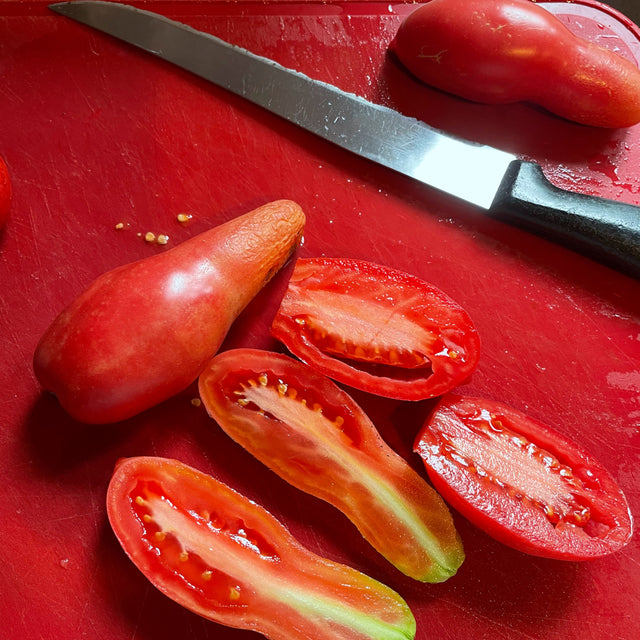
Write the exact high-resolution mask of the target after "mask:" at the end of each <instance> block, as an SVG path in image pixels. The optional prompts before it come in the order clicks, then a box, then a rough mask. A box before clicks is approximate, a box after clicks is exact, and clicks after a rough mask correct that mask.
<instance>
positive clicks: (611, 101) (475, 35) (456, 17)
mask: <svg viewBox="0 0 640 640" xmlns="http://www.w3.org/2000/svg"><path fill="white" fill-rule="evenodd" d="M391 50H392V51H393V52H394V53H395V55H396V56H397V58H398V59H399V60H400V62H401V63H402V64H403V65H404V66H405V67H406V68H407V69H408V70H409V71H410V72H411V73H413V74H414V75H415V76H416V77H417V78H419V79H420V80H422V81H423V82H425V83H427V84H430V85H432V86H433V87H436V88H438V89H441V90H444V91H447V92H449V93H452V94H455V95H457V96H460V97H462V98H466V99H467V100H472V101H475V102H482V103H488V104H504V103H512V102H520V101H526V102H532V103H535V104H538V105H539V106H541V107H543V108H545V109H547V110H548V111H550V112H553V113H555V114H556V115H559V116H561V117H563V118H566V119H569V120H574V121H576V122H579V123H582V124H586V125H591V126H599V127H610V128H618V127H629V126H632V125H634V124H637V123H638V122H640V69H638V67H637V66H636V65H635V64H633V63H632V62H631V61H629V60H628V59H626V58H624V57H623V56H621V55H619V54H617V53H614V52H613V51H610V50H608V49H604V48H602V47H600V46H598V45H596V44H594V43H591V42H588V41H586V40H584V39H583V38H580V37H579V36H577V35H575V34H574V33H572V32H571V31H570V30H569V29H568V28H567V27H566V26H565V25H564V24H563V23H562V22H561V21H560V20H559V19H558V18H557V17H556V16H555V15H553V14H552V13H550V12H549V11H547V10H546V9H544V8H542V7H541V6H538V5H537V4H536V3H535V2H532V1H531V0H430V1H429V2H428V3H427V4H425V5H422V6H420V7H419V8H418V9H416V10H415V11H414V12H413V13H411V14H409V15H408V16H407V18H406V19H405V20H404V21H403V23H402V24H401V25H400V28H399V29H398V32H397V34H396V37H395V39H394V41H393V42H392V44H391Z"/></svg>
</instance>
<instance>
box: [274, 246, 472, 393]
mask: <svg viewBox="0 0 640 640" xmlns="http://www.w3.org/2000/svg"><path fill="white" fill-rule="evenodd" d="M271 332H272V334H273V335H274V336H275V337H276V338H278V339H279V340H281V341H282V342H283V343H284V344H285V345H286V346H287V348H288V349H289V350H290V351H291V352H292V353H293V354H294V355H296V356H297V357H298V358H300V359H301V360H303V361H304V362H306V363H307V364H309V365H311V366H313V367H314V368H315V369H318V370H319V371H321V372H322V373H324V374H325V375H327V376H329V377H331V378H333V379H334V380H337V381H339V382H342V383H344V384H348V385H349V386H351V387H355V388H356V389H361V390H363V391H369V392H371V393H375V394H377V395H380V396H386V397H390V398H396V399H399V400H422V399H425V398H431V397H434V396H438V395H441V394H443V393H445V392H447V391H450V390H451V389H453V388H454V387H455V386H457V385H458V384H460V383H461V382H464V381H465V379H466V378H468V377H469V376H470V375H471V373H472V371H473V370H474V369H475V368H476V366H477V364H478V360H479V357H480V340H479V338H478V334H477V331H476V329H475V327H474V325H473V322H472V321H471V318H470V317H469V315H468V314H467V313H466V311H465V310H464V309H463V308H462V307H461V306H460V305H458V304H457V303H456V302H454V301H453V300H452V299H451V298H450V297H449V296H447V295H446V294H445V293H443V292H442V291H440V290H439V289H437V288H436V287H434V286H433V285H431V284H428V283H427V282H424V281H422V280H420V279H419V278H417V277H415V276H413V275H410V274H408V273H404V272H402V271H398V270H396V269H391V268H389V267H384V266H381V265H377V264H374V263H371V262H364V261H361V260H349V259H337V258H313V259H300V260H298V261H297V263H296V266H295V269H294V271H293V274H292V276H291V280H290V282H289V286H288V289H287V292H286V294H285V296H284V299H283V300H282V304H281V306H280V308H279V310H278V312H277V314H276V316H275V318H274V321H273V325H272V327H271Z"/></svg>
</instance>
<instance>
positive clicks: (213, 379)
mask: <svg viewBox="0 0 640 640" xmlns="http://www.w3.org/2000/svg"><path fill="white" fill-rule="evenodd" d="M199 386H200V396H201V398H202V400H203V402H204V404H205V407H206V408H207V411H208V412H209V414H210V415H211V417H212V418H213V419H214V420H216V422H217V423H218V424H219V425H220V427H221V428H222V429H223V430H224V431H225V432H226V433H227V434H228V435H229V436H230V437H231V438H233V439H234V440H235V441H236V442H238V443H239V444H241V445H242V446H243V447H244V448H245V449H246V450H247V451H249V453H251V454H252V455H254V456H255V457H256V458H258V459H259V460H261V461H262V462H263V463H264V464H266V465H267V466H268V467H269V468H270V469H272V470H273V471H275V472H276V473H277V474H279V475H280V476H281V477H282V478H284V479H285V480H287V481H288V482H289V483H290V484H292V485H293V486H296V487H298V488H299V489H301V490H303V491H306V492H307V493H310V494H311V495H314V496H316V497H318V498H321V499H323V500H326V501H327V502H329V503H330V504H332V505H334V506H335V507H337V508H338V509H340V510H341V511H342V512H343V513H344V514H345V515H347V517H348V518H349V519H350V520H351V521H352V522H353V523H354V524H355V525H356V527H357V528H358V529H359V531H360V532H361V533H362V535H363V536H364V538H365V539H367V540H368V541H369V542H370V543H371V544H372V545H373V546H374V548H376V549H377V550H378V551H379V552H380V553H381V554H382V555H383V556H384V557H386V558H387V559H388V560H389V561H390V562H391V563H392V564H393V565H394V566H396V567H397V568H398V569H399V570H401V571H402V572H404V573H405V574H406V575H409V576H411V577H413V578H415V579H417V580H421V581H426V582H441V581H443V580H446V579H447V578H449V577H450V576H451V575H453V574H454V573H455V572H456V570H457V569H458V567H459V566H460V564H461V563H462V561H463V559H464V552H463V550H462V545H461V543H460V540H459V537H458V535H457V532H456V530H455V527H454V524H453V520H452V517H451V515H450V513H449V511H448V509H447V507H446V505H445V503H444V502H443V500H442V499H441V498H440V496H439V495H438V494H437V493H436V492H435V491H434V490H433V489H432V488H431V487H430V486H429V485H428V484H427V483H426V482H425V481H424V480H423V479H422V478H421V477H420V476H419V475H418V474H417V473H416V472H415V471H414V470H413V469H412V468H411V467H410V466H409V464H408V463H407V462H406V461H405V460H404V459H403V458H401V457H400V456H399V455H397V454H396V453H395V452H394V451H393V450H392V449H391V448H390V447H388V445H387V444H386V443H385V442H384V441H383V440H382V438H381V437H380V435H379V434H378V432H377V430H376V429H375V427H374V425H373V424H372V423H371V421H370V420H369V418H368V417H367V416H366V415H365V413H364V412H363V411H362V409H361V408H360V407H359V406H358V405H357V404H356V403H355V402H354V401H353V399H352V398H351V397H350V396H348V395H347V394H346V393H345V392H344V391H342V390H341V389H339V388H338V387H337V386H336V385H335V384H334V383H333V382H332V381H331V380H330V379H328V378H327V377H326V376H324V375H322V374H320V373H318V372H316V371H314V370H313V369H311V368H310V367H309V366H307V365H305V364H303V363H301V362H298V361H296V360H293V359H292V358H289V357H288V356H284V355H281V354H276V353H270V352H266V351H259V350H255V349H235V350H231V351H226V352H224V353H222V354H219V355H218V356H216V357H215V358H214V359H213V360H212V361H211V363H210V364H209V366H208V367H207V369H205V371H204V372H203V373H202V374H201V376H200V383H199Z"/></svg>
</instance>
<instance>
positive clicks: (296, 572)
mask: <svg viewBox="0 0 640 640" xmlns="http://www.w3.org/2000/svg"><path fill="white" fill-rule="evenodd" d="M107 512H108V516H109V521H110V523H111V526H112V528H113V530H114V532H115V534H116V536H117V538H118V540H119V541H120V544H121V545H122V547H123V548H124V550H125V552H126V553H127V555H128V556H129V557H130V558H131V560H132V561H133V562H134V564H135V565H136V566H137V567H138V568H139V569H140V570H141V571H142V573H143V574H144V575H145V576H146V577H147V578H148V579H149V580H150V581H151V582H152V583H153V585H154V586H156V587H157V588H158V589H159V590H160V591H162V592H163V593H164V594H166V595H167V596H169V597H170V598H172V599H173V600H175V601H176V602H178V603H179V604H181V605H183V606H184V607H186V608H187V609H189V610H191V611H193V612H195V613H197V614H199V615H201V616H204V617H205V618H208V619H210V620H214V621H216V622H219V623H222V624H225V625H227V626H231V627H236V628H240V629H251V630H253V631H258V632H259V633H262V634H263V635H265V636H266V637H267V638H271V639H272V640H285V639H286V640H335V639H336V638H337V639H338V640H348V639H349V640H406V639H407V638H408V639H411V638H413V637H414V635H415V620H414V618H413V615H412V613H411V611H410V610H409V608H408V606H407V604H406V603H405V601H404V600H403V599H402V598H401V597H400V596H399V595H398V594H397V593H395V591H393V590H391V589H390V588H388V587H386V586H385V585H383V584H381V583H380V582H377V581H376V580H374V579H372V578H369V577H368V576H366V575H364V574H362V573H360V572H358V571H356V570H355V569H352V568H350V567H347V566H345V565H341V564H337V563H335V562H332V561H330V560H327V559H325V558H321V557H320V556H318V555H316V554H314V553H312V552H311V551H309V550H308V549H306V548H305V547H303V546H302V545H301V544H300V543H299V542H297V540H296V539H295V538H293V536H292V535H291V534H290V533H289V531H288V530H287V529H286V528H285V527H284V526H283V525H282V524H281V523H280V522H279V521H278V520H276V519H275V518H274V517H273V516H272V515H271V514H269V513H268V512H267V511H265V510H264V509H263V508H262V507H260V506H258V505H257V504H256V503H255V502H253V501H251V500H249V499H248V498H246V497H244V496H243V495H241V494H239V493H237V492H236V491H234V490H232V489H231V488H230V487H228V486H227V485H225V484H223V483H221V482H220V481H218V480H216V479H215V478H213V477H212V476H210V475H207V474H204V473H202V472H200V471H197V470H196V469H193V468H192V467H189V466H187V465H185V464H182V463H181V462H178V461H177V460H170V459H166V458H156V457H137V458H127V459H124V460H121V461H120V462H119V463H118V465H117V466H116V469H115V471H114V473H113V477H112V479H111V482H110V484H109V489H108V492H107Z"/></svg>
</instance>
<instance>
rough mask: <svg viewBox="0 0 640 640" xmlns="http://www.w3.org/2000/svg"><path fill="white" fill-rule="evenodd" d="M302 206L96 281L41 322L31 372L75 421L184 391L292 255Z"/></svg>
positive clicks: (225, 227)
mask: <svg viewBox="0 0 640 640" xmlns="http://www.w3.org/2000/svg"><path fill="white" fill-rule="evenodd" d="M304 225H305V215H304V212H303V211H302V209H301V208H300V207H299V206H298V205H297V204H296V203H295V202H292V201H291V200H276V201H274V202H269V203H267V204H264V205H262V206H261V207H258V208H257V209H254V210H253V211H250V212H248V213H245V214H244V215H241V216H238V217H236V218H232V219H231V220H228V221H227V222H225V223H223V224H220V225H218V226H217V227H214V228H213V229H209V230H208V231H205V232H203V233H200V234H198V235H196V236H194V237H192V238H189V239H188V240H186V241H185V242H183V243H181V244H179V245H177V246H175V247H173V248H172V249H170V250H168V251H164V252H162V253H158V254H154V255H152V256H148V257H146V258H143V259H141V260H137V261H136V262H132V263H130V264H126V265H122V266H120V267H117V268H115V269H112V270H111V271H108V272H107V273H103V274H102V275H101V276H100V277H99V278H97V279H96V280H94V281H93V282H92V283H91V284H90V285H89V287H88V288H87V289H86V290H85V291H83V292H82V293H81V294H80V295H79V296H78V297H77V298H76V299H75V300H73V301H72V302H71V304H69V306H67V308H66V309H64V310H63V311H62V312H61V313H60V314H59V315H58V316H57V317H56V318H55V319H54V320H53V322H52V323H51V324H50V325H49V327H48V329H47V330H46V331H45V332H44V334H43V336H42V338H41V339H40V341H39V342H38V345H37V347H36V351H35V354H34V357H33V368H34V372H35V374H36V377H37V378H38V380H39V382H40V384H41V385H42V387H43V388H44V389H46V390H47V391H51V392H52V393H54V394H55V395H56V397H57V398H58V400H59V402H60V404H61V405H62V406H63V407H64V409H65V410H66V411H67V412H68V413H69V414H70V415H71V416H72V417H73V418H75V419H76V420H79V421H80V422H86V423H92V424H105V423H109V422H118V421H120V420H125V419H127V418H130V417H132V416H134V415H137V414H138V413H140V412H142V411H145V410H146V409H149V408H150V407H153V406H155V405H157V404H159V403H160V402H163V401H164V400H166V399H167V398H170V397H171V396H174V395H175V394H176V393H179V392H180V391H182V390H183V389H186V387H188V386H189V385H190V384H191V383H192V382H193V381H194V380H195V379H196V378H197V377H198V375H199V374H200V372H201V371H202V370H203V369H204V367H205V365H206V364H207V362H208V361H209V360H210V359H211V358H212V357H213V356H214V355H215V353H216V352H217V351H218V349H219V348H220V345H221V344H222V341H223V340H224V338H225V336H226V335H227V331H228V330H229V327H230V326H231V324H232V323H233V322H235V319H236V318H237V317H238V315H239V314H240V313H241V312H242V311H243V310H244V308H245V307H246V306H247V304H249V302H251V300H253V298H254V297H255V296H256V295H257V294H258V292H259V291H261V290H262V288H263V287H264V286H265V284H266V283H267V282H269V280H270V279H271V278H272V277H273V276H274V275H275V274H276V273H277V272H278V270H279V269H280V268H281V267H282V266H283V265H284V264H285V263H286V262H287V260H288V259H289V257H290V256H291V254H292V253H293V251H295V249H296V247H297V246H298V243H299V242H300V239H301V237H302V232H303V230H304Z"/></svg>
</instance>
